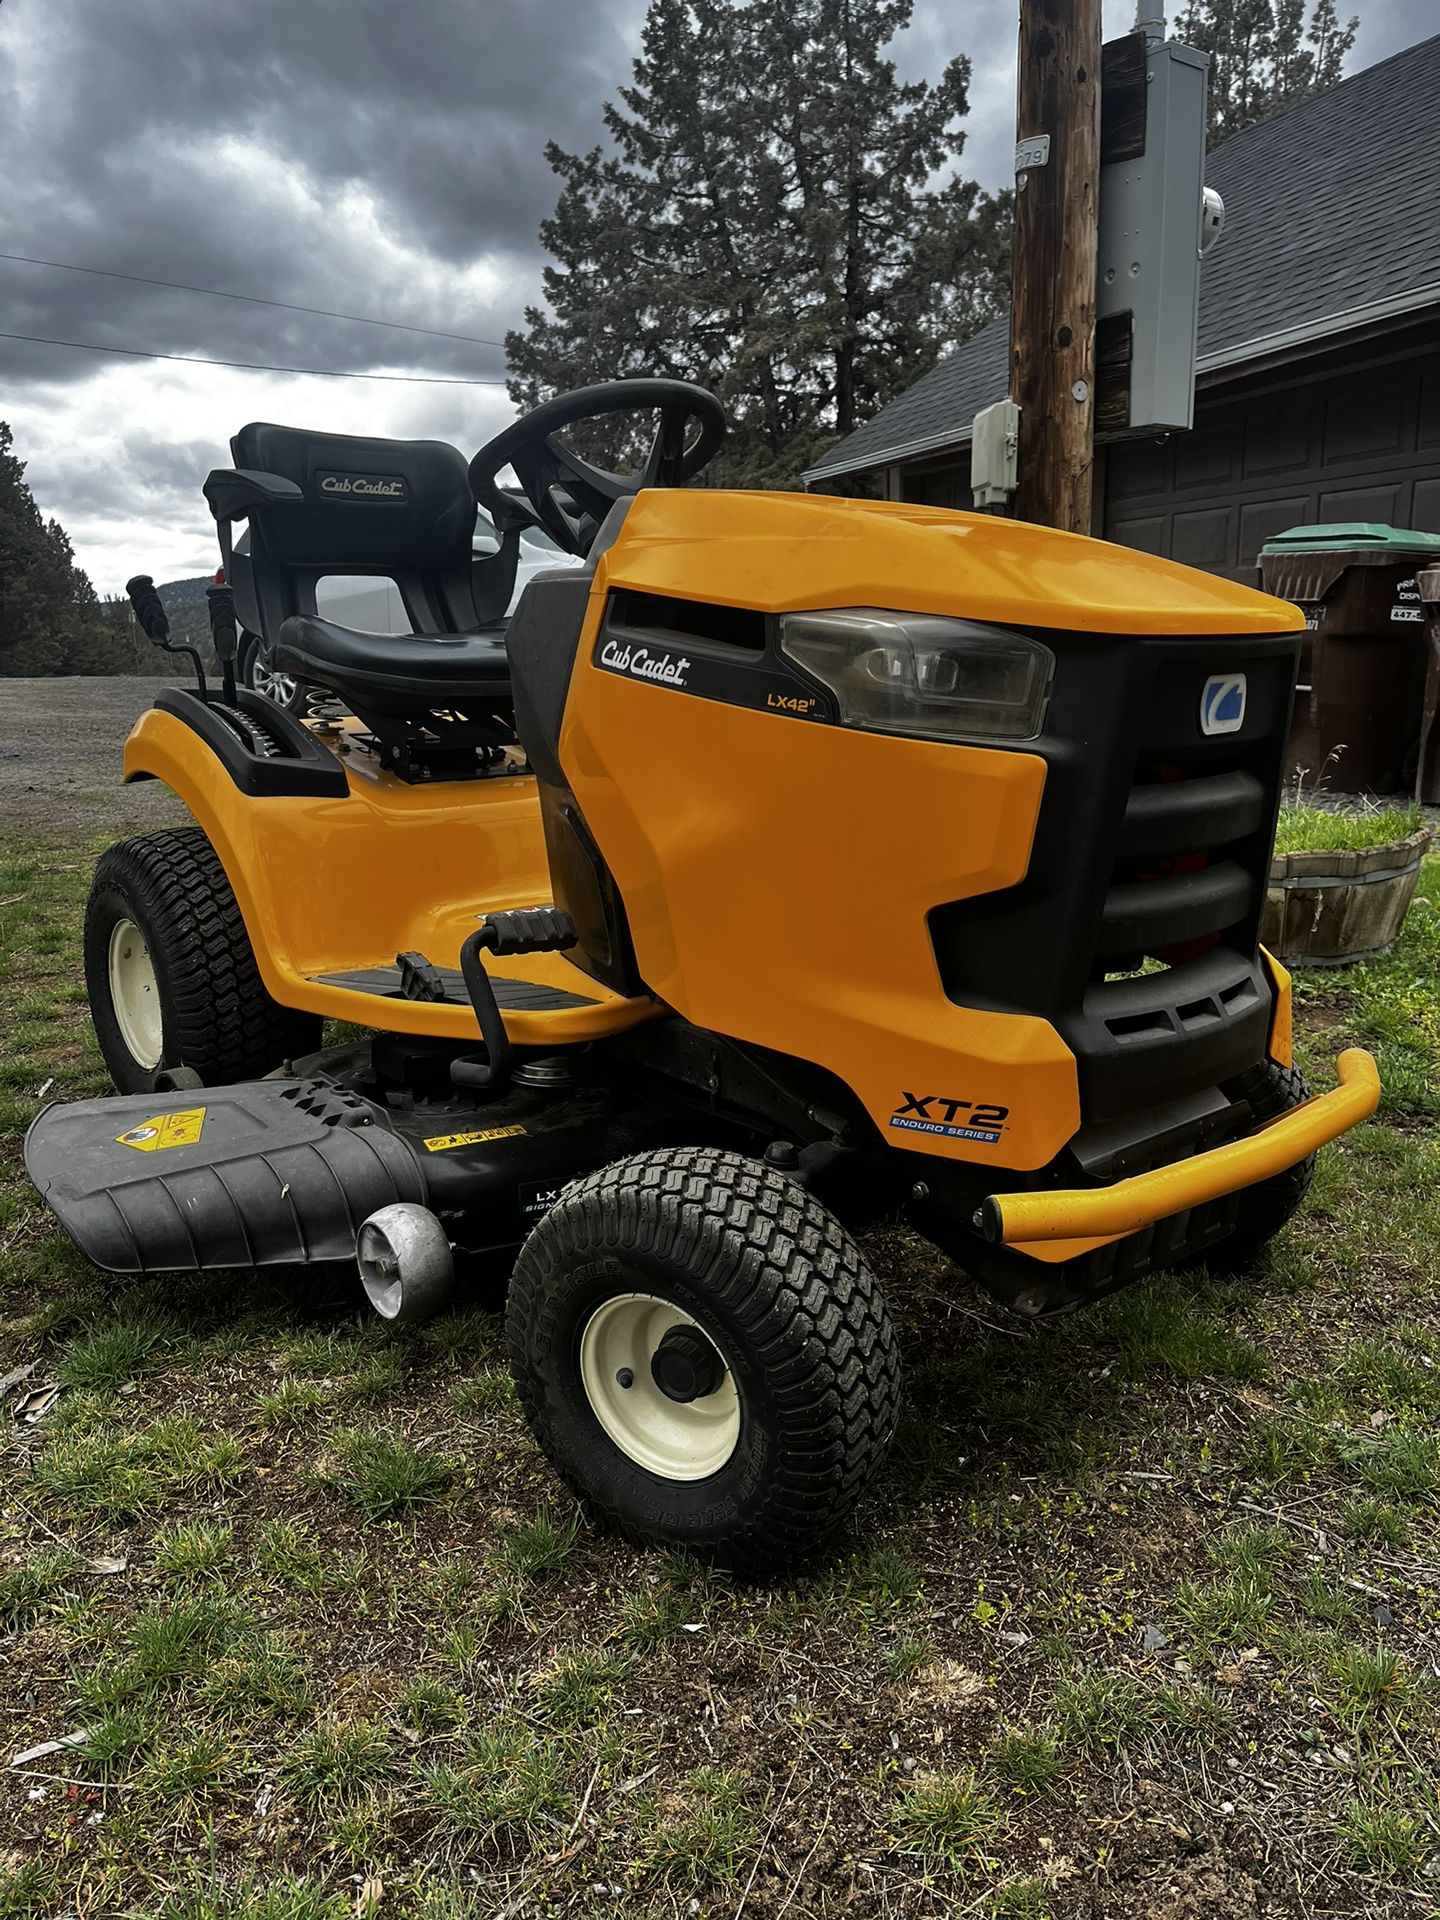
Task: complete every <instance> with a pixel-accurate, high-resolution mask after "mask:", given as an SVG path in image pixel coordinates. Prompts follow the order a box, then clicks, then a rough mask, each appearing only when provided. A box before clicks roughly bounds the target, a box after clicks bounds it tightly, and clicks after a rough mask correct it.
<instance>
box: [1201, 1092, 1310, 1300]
mask: <svg viewBox="0 0 1440 1920" xmlns="http://www.w3.org/2000/svg"><path fill="white" fill-rule="evenodd" d="M1225 1091H1226V1092H1227V1093H1229V1094H1230V1095H1231V1096H1232V1097H1236V1098H1244V1099H1246V1100H1248V1101H1249V1102H1250V1107H1251V1111H1252V1112H1253V1114H1254V1116H1255V1124H1256V1126H1257V1127H1260V1126H1264V1125H1265V1124H1266V1122H1267V1121H1270V1120H1278V1119H1279V1118H1280V1116H1281V1114H1284V1113H1289V1112H1290V1111H1291V1110H1292V1109H1293V1108H1295V1107H1302V1106H1304V1104H1305V1102H1306V1101H1307V1100H1308V1099H1309V1098H1310V1089H1309V1087H1308V1086H1307V1085H1306V1084H1305V1076H1304V1074H1302V1073H1301V1071H1300V1069H1299V1068H1298V1067H1281V1066H1277V1065H1276V1063H1275V1062H1274V1061H1273V1060H1262V1061H1261V1062H1260V1064H1259V1065H1258V1066H1255V1067H1252V1068H1251V1069H1250V1071H1249V1072H1248V1073H1245V1074H1242V1075H1241V1077H1240V1078H1239V1079H1238V1080H1236V1081H1232V1082H1231V1083H1230V1084H1229V1085H1228V1086H1227V1087H1226V1089H1225ZM1314 1177H1315V1156H1314V1154H1313V1153H1312V1154H1311V1155H1310V1156H1309V1157H1308V1158H1307V1159H1304V1160H1299V1161H1297V1162H1296V1164H1295V1165H1294V1166H1293V1167H1286V1168H1285V1170H1284V1171H1283V1172H1282V1173H1276V1174H1272V1175H1271V1176H1270V1178H1269V1179H1268V1180H1260V1181H1257V1182H1256V1184H1255V1185H1254V1186H1253V1187H1247V1188H1246V1189H1245V1191H1244V1192H1243V1193H1242V1194H1241V1195H1240V1201H1239V1206H1238V1208H1237V1210H1236V1214H1235V1227H1234V1231H1233V1232H1232V1233H1230V1234H1229V1235H1228V1236H1227V1237H1226V1238H1225V1239H1224V1240H1222V1241H1221V1242H1220V1243H1219V1245H1218V1246H1217V1247H1216V1248H1215V1250H1214V1252H1213V1253H1207V1254H1206V1255H1205V1263H1206V1265H1207V1266H1209V1267H1213V1268H1214V1269H1216V1271H1218V1272H1223V1273H1237V1272H1239V1271H1240V1269H1241V1268H1242V1267H1246V1266H1248V1265H1249V1264H1250V1262H1251V1261H1252V1260H1254V1258H1255V1257H1256V1255H1257V1254H1258V1253H1259V1252H1260V1250H1261V1248H1262V1247H1264V1246H1265V1245H1266V1244H1267V1243H1268V1242H1269V1241H1271V1240H1273V1239H1274V1238H1275V1235H1276V1234H1277V1233H1279V1231H1280V1229H1281V1228H1282V1227H1283V1226H1284V1225H1285V1224H1286V1222H1287V1221H1288V1220H1289V1219H1290V1217H1291V1215H1292V1214H1294V1213H1295V1212H1296V1210H1297V1209H1298V1208H1299V1205H1300V1203H1301V1201H1302V1200H1303V1199H1304V1198H1305V1195H1306V1194H1307V1193H1308V1192H1309V1191H1310V1182H1311V1181H1312V1180H1313V1179H1314Z"/></svg>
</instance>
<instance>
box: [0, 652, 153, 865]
mask: <svg viewBox="0 0 1440 1920" xmlns="http://www.w3.org/2000/svg"><path fill="white" fill-rule="evenodd" d="M173 684H174V682H173V681H171V680H168V679H165V678H161V677H158V676H157V677H155V678H150V677H148V676H146V677H144V678H142V677H140V676H138V675H137V676H134V677H124V678H108V677H93V678H92V677H77V678H62V679H50V680H0V820H3V821H4V823H5V824H6V825H7V826H8V827H11V828H19V829H20V830H21V831H23V832H30V833H35V834H39V835H42V836H44V837H46V838H50V837H54V838H56V839H63V840H65V842H66V843H67V844H68V845H71V846H73V845H74V844H75V843H76V841H77V840H78V839H79V838H81V837H82V836H83V835H84V834H85V832H86V829H87V827H92V826H93V830H94V831H95V832H96V833H104V834H106V835H107V836H114V837H118V836H119V835H121V834H127V833H137V832H141V831H143V830H144V829H145V828H146V827H160V826H165V825H167V824H168V823H169V822H171V821H173V820H175V819H176V818H177V817H178V812H179V803H178V801H176V799H175V798H174V796H173V795H172V794H170V793H168V792H167V791H166V790H165V789H164V788H163V787H161V786H160V785H159V784H158V783H157V782H156V781H153V780H142V781H139V782H137V783H136V784H135V785H134V786H131V787H122V786H121V785H120V759H121V753H122V750H123V748H124V745H125V736H126V734H128V733H129V731H130V729H131V727H132V726H133V725H134V723H135V721H136V719H137V717H138V716H139V715H140V714H141V713H142V712H143V711H144V709H145V708H146V707H148V706H149V705H150V702H151V701H152V700H153V699H154V697H155V695H156V693H157V691H158V690H159V689H160V688H161V687H163V686H167V685H173Z"/></svg>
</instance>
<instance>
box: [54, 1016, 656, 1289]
mask: <svg viewBox="0 0 1440 1920" xmlns="http://www.w3.org/2000/svg"><path fill="white" fill-rule="evenodd" d="M376 1044H377V1046H378V1047H379V1048H380V1049H381V1050H382V1051H383V1050H384V1049H386V1048H390V1049H394V1048H396V1047H397V1046H399V1047H401V1048H402V1049H403V1047H404V1043H397V1042H395V1041H393V1040H390V1041H387V1040H384V1039H382V1040H381V1041H380V1042H378V1043H376ZM419 1045H420V1048H421V1049H422V1051H420V1052H419V1053H418V1054H407V1055H406V1057H405V1059H404V1063H403V1064H404V1069H405V1071H406V1074H407V1077H408V1079H409V1080H410V1083H411V1084H410V1087H409V1088H408V1089H407V1091H406V1093H405V1094H404V1096H403V1098H402V1099H400V1100H399V1101H398V1103H396V1104H392V1102H391V1100H387V1098H386V1096H385V1093H384V1091H383V1090H382V1087H381V1085H380V1084H379V1083H378V1082H377V1080H376V1077H375V1075H376V1069H375V1048H374V1047H372V1044H371V1043H370V1042H368V1041H361V1042H357V1043H355V1044H353V1045H351V1046H348V1047H343V1048H336V1049H332V1050H330V1051H329V1052H327V1053H325V1054H321V1055H317V1056H315V1057H314V1058H313V1059H311V1060H307V1061H305V1062H302V1063H301V1064H302V1071H301V1073H300V1074H299V1075H297V1076H295V1077H280V1076H276V1077H274V1078H271V1079H267V1080H253V1081H247V1082H242V1083H240V1084H238V1085H235V1086H224V1087H203V1088H196V1089H194V1090H193V1091H191V1090H187V1091H183V1092H175V1093H136V1094H127V1095H116V1096H113V1097H111V1098H108V1099H100V1100H76V1101H71V1102H66V1103H64V1104H56V1105H52V1106H49V1107H46V1108H45V1109H44V1111H43V1112H42V1113H40V1114H39V1115H38V1116H37V1118H36V1119H35V1121H34V1122H33V1123H32V1125H31V1127H30V1131H29V1133H28V1134H27V1135H26V1139H25V1166H26V1170H27V1172H28V1173H29V1175H30V1178H31V1179H32V1180H33V1181H34V1183H35V1185H36V1187H37V1188H38V1189H39V1191H40V1194H41V1195H42V1197H43V1198H44V1200H45V1202H46V1204H47V1205H48V1206H49V1207H50V1208H51V1209H52V1211H53V1212H54V1214H55V1216H56V1218H57V1219H58V1220H59V1222H60V1224H61V1226H62V1227H63V1228H64V1229H65V1231H66V1232H67V1233H68V1234H69V1235H70V1237H71V1238H72V1239H73V1240H74V1242H75V1244H76V1245H77V1246H78V1247H79V1248H80V1250H81V1252H82V1253H84V1254H85V1255H86V1256H87V1257H88V1258H89V1259H91V1260H93V1261H94V1262H95V1264H96V1265H97V1266H101V1267H105V1268H107V1269H108V1270H109V1271H111V1272H113V1273H177V1272H193V1271H196V1270H199V1269H216V1268H226V1267H262V1266H285V1265H292V1264H295V1263H314V1262H319V1261H326V1260H350V1259H353V1258H354V1254H355V1236H356V1232H357V1230H358V1228H359V1226H360V1224H361V1222H362V1221H363V1220H365V1219H366V1218H367V1217H368V1216H369V1215H370V1214H372V1213H374V1212H376V1211H377V1210H378V1209H380V1208H381V1207H385V1206H389V1205H391V1204H392V1203H393V1202H395V1201H413V1202H418V1203H419V1204H421V1205H423V1206H427V1207H429V1208H431V1209H432V1210H433V1211H434V1212H436V1213H437V1214H438V1215H439V1216H440V1218H441V1219H442V1221H443V1222H444V1223H445V1226H446V1229H447V1231H448V1232H449V1233H450V1235H451V1237H452V1238H453V1239H454V1240H455V1241H456V1242H457V1244H459V1245H462V1246H463V1247H465V1248H467V1249H469V1250H472V1251H480V1250H484V1249H489V1248H495V1247H512V1246H518V1244H519V1243H520V1241H521V1240H522V1239H523V1238H524V1237H525V1234H526V1233H527V1232H528V1231H529V1229H530V1227H531V1225H533V1223H534V1221H535V1219H536V1218H538V1216H539V1214H540V1213H542V1212H543V1211H544V1210H545V1207H546V1206H548V1205H549V1204H550V1203H551V1201H552V1200H553V1199H554V1197H555V1195H556V1193H557V1192H558V1191H559V1189H560V1187H562V1186H563V1185H564V1184H565V1182H566V1181H567V1180H569V1179H572V1178H573V1177H574V1176H575V1175H576V1174H578V1173H585V1172H589V1171H590V1169H591V1168H592V1167H595V1166H598V1165H601V1164H603V1163H604V1162H605V1161H606V1160H608V1159H612V1158H614V1157H615V1155H616V1154H617V1153H623V1152H628V1151H631V1150H633V1149H634V1148H635V1147H637V1146H642V1145H654V1144H658V1143H659V1142H661V1141H664V1140H668V1139H671V1138H673V1137H674V1133H673V1126H672V1125H670V1124H667V1123H665V1122H664V1121H663V1120H662V1119H661V1118H660V1117H658V1116H656V1115H654V1114H650V1115H648V1116H647V1115H641V1114H638V1113H637V1112H635V1111H633V1110H631V1109H630V1108H628V1107H627V1106H626V1104H625V1103H623V1102H619V1103H617V1102H616V1100H615V1099H614V1098H613V1096H612V1094H611V1093H610V1091H609V1090H608V1089H606V1088H604V1087H602V1086H599V1085H595V1084H587V1083H582V1082H579V1081H577V1080H575V1079H573V1078H562V1079H561V1080H560V1082H559V1085H558V1087H556V1088H554V1089H552V1088H548V1087H544V1086H540V1087H536V1086H526V1085H523V1084H517V1085H512V1086H509V1087H507V1088H506V1089H505V1090H504V1091H503V1092H502V1093H501V1094H499V1095H498V1096H495V1097H492V1098H488V1099H483V1100H477V1099H473V1098H465V1097H463V1096H459V1095H456V1094H455V1093H454V1092H453V1091H452V1090H450V1089H448V1087H447V1086H446V1085H445V1084H444V1080H443V1074H442V1069H443V1066H444V1063H445V1059H446V1055H445V1053H444V1051H443V1050H437V1051H435V1052H434V1053H433V1054H427V1053H426V1052H425V1051H423V1048H424V1043H423V1042H422V1043H419ZM557 1092H559V1093H561V1094H562V1096H563V1097H561V1098H557V1097H556V1095H557ZM372 1096H373V1097H372ZM393 1098H394V1094H393V1089H392V1099H393Z"/></svg>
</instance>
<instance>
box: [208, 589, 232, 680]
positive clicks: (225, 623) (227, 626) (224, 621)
mask: <svg viewBox="0 0 1440 1920" xmlns="http://www.w3.org/2000/svg"><path fill="white" fill-rule="evenodd" d="M205 599H206V602H207V604H208V606H209V609H210V638H211V640H212V641H213V642H214V644H215V658H216V659H217V660H218V661H219V662H220V677H221V680H222V681H223V683H224V690H225V704H226V705H227V706H230V707H233V706H234V704H235V656H236V655H237V654H238V653H239V651H240V630H239V628H238V626H237V625H236V621H235V589H234V588H233V587H228V586H216V587H207V588H206V589H205Z"/></svg>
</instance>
